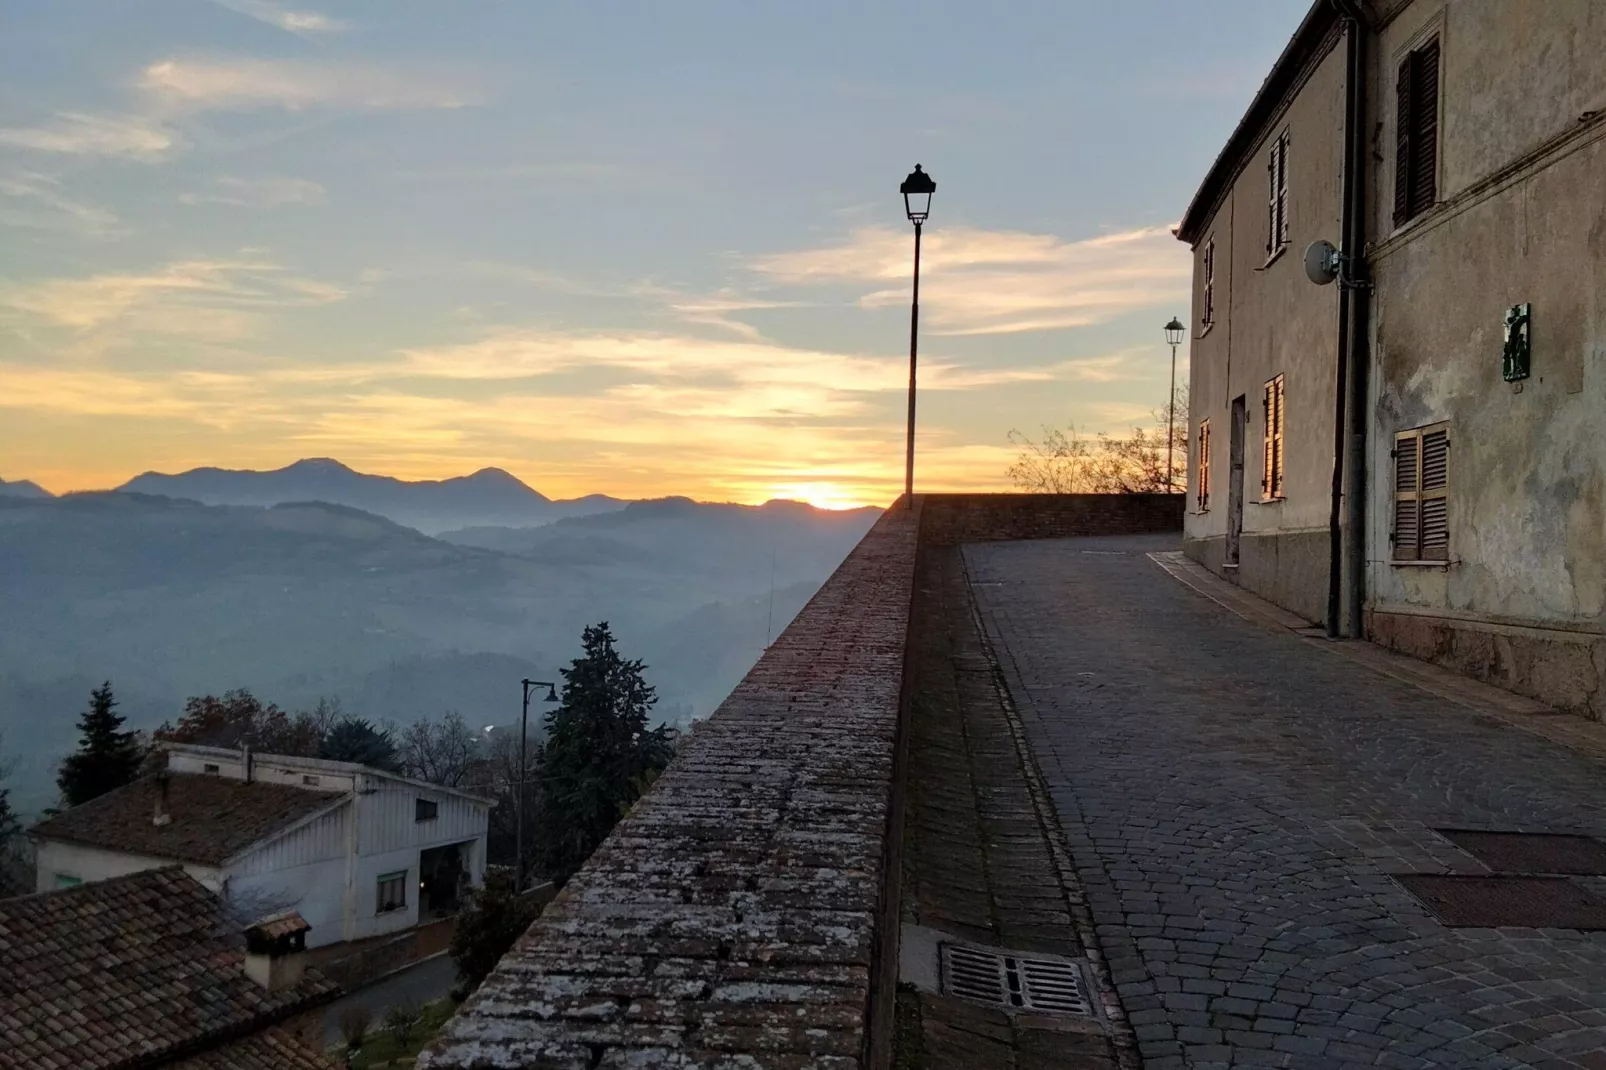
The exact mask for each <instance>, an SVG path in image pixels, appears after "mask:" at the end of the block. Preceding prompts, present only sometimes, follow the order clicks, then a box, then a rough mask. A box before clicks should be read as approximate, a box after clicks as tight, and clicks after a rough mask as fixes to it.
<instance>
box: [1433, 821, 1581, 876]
mask: <svg viewBox="0 0 1606 1070" xmlns="http://www.w3.org/2000/svg"><path fill="white" fill-rule="evenodd" d="M1434 831H1435V832H1437V833H1438V834H1439V835H1440V836H1443V837H1444V838H1445V839H1447V840H1449V841H1450V842H1451V843H1453V844H1455V845H1456V846H1457V847H1459V848H1461V849H1462V850H1463V851H1465V852H1467V853H1468V854H1470V855H1471V856H1472V857H1474V858H1476V859H1477V860H1478V861H1480V862H1482V863H1483V864H1484V865H1486V866H1488V867H1489V868H1490V869H1492V870H1494V871H1495V872H1496V873H1556V874H1565V875H1570V876H1582V877H1606V844H1603V843H1601V842H1600V841H1599V840H1596V839H1592V838H1590V837H1588V836H1576V835H1572V834H1568V833H1553V832H1483V831H1474V830H1471V829H1434Z"/></svg>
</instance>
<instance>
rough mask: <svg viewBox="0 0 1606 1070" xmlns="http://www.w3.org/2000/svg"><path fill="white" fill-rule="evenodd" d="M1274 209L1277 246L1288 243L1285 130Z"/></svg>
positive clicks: (1279, 141) (1280, 143) (1280, 145)
mask: <svg viewBox="0 0 1606 1070" xmlns="http://www.w3.org/2000/svg"><path fill="white" fill-rule="evenodd" d="M1273 211H1274V214H1275V216H1276V226H1275V227H1274V228H1273V230H1272V241H1273V242H1274V243H1275V245H1276V247H1277V248H1279V249H1280V248H1282V247H1283V246H1284V245H1287V244H1288V132H1287V131H1286V130H1285V131H1283V135H1282V137H1280V138H1278V139H1277V197H1276V201H1275V202H1274V206H1273Z"/></svg>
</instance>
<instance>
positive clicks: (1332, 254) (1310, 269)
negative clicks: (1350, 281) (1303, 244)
mask: <svg viewBox="0 0 1606 1070" xmlns="http://www.w3.org/2000/svg"><path fill="white" fill-rule="evenodd" d="M1343 260H1344V254H1343V253H1340V252H1339V251H1338V249H1337V248H1336V247H1334V245H1333V243H1332V242H1330V241H1314V242H1311V243H1310V248H1308V249H1306V250H1305V277H1306V278H1307V279H1309V280H1310V281H1311V282H1314V283H1315V284H1316V285H1317V286H1326V285H1327V284H1328V283H1330V282H1332V281H1333V280H1334V279H1336V278H1338V270H1339V266H1340V265H1341V264H1342V263H1343Z"/></svg>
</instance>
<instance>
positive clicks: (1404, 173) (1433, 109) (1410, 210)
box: [1394, 38, 1439, 226]
mask: <svg viewBox="0 0 1606 1070" xmlns="http://www.w3.org/2000/svg"><path fill="white" fill-rule="evenodd" d="M1394 93H1395V115H1396V126H1395V131H1394V225H1395V226H1400V225H1402V224H1404V223H1406V222H1408V221H1410V220H1412V219H1415V218H1416V217H1417V216H1419V215H1421V214H1422V213H1423V212H1426V211H1427V210H1428V209H1429V208H1432V207H1433V205H1434V202H1435V201H1437V200H1438V195H1439V182H1438V171H1439V40H1438V38H1434V39H1433V40H1431V41H1429V42H1428V43H1427V44H1425V45H1422V46H1421V47H1420V48H1417V49H1415V50H1413V51H1411V52H1408V53H1406V56H1405V58H1404V59H1403V60H1401V61H1400V72H1399V80H1398V81H1397V82H1396V83H1395V86H1394Z"/></svg>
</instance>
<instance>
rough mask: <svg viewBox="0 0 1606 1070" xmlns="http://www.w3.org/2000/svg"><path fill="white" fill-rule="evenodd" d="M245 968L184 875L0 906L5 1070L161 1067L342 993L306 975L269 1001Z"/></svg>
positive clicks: (168, 871) (224, 923)
mask: <svg viewBox="0 0 1606 1070" xmlns="http://www.w3.org/2000/svg"><path fill="white" fill-rule="evenodd" d="M244 959H245V942H244V938H243V937H242V936H241V935H240V933H239V932H238V930H237V929H236V928H235V927H234V926H233V925H232V924H231V923H230V921H229V920H228V918H227V917H226V916H225V914H224V911H223V905H222V903H221V902H220V901H219V900H218V898H217V897H216V896H214V895H213V894H212V893H211V892H209V891H207V890H206V889H205V888H204V887H202V886H201V884H200V883H199V882H197V881H196V880H194V879H193V878H192V877H189V876H188V875H186V874H185V873H184V871H183V870H182V869H180V868H178V867H177V866H173V867H168V868H164V869H154V870H146V871H145V872H143V873H135V874H132V875H130V876H126V877H116V878H113V879H112V880H106V881H96V882H94V883H92V884H85V885H83V886H81V887H78V888H70V889H65V890H62V891H56V892H43V893H40V894H37V895H27V896H22V897H20V898H16V899H4V900H0V1070H22V1068H27V1070H112V1068H118V1067H131V1066H153V1065H160V1064H161V1063H162V1061H163V1058H164V1056H165V1055H168V1054H177V1053H179V1052H184V1051H194V1050H196V1049H197V1047H198V1046H204V1045H206V1044H207V1043H208V1042H209V1041H218V1042H222V1041H225V1040H233V1039H236V1038H239V1037H241V1036H242V1035H244V1034H247V1033H250V1032H252V1031H255V1030H258V1029H261V1028H264V1027H266V1026H270V1025H272V1024H274V1023H276V1022H279V1021H281V1020H283V1019H284V1018H286V1017H288V1016H289V1015H291V1014H293V1013H295V1012H297V1011H299V1010H301V1009H303V1008H306V1007H310V1006H314V1005H317V1004H319V1003H323V1002H326V1001H327V1000H329V999H331V998H333V997H334V995H335V994H336V993H337V992H338V991H339V987H338V986H337V985H336V984H335V983H334V982H332V981H330V980H328V979H326V978H325V977H323V976H322V975H321V974H318V973H317V972H315V971H311V970H309V971H308V972H307V974H306V975H305V976H304V977H303V978H302V980H301V981H300V983H298V984H297V985H296V986H294V987H293V988H290V989H287V990H286V991H284V992H279V993H274V994H271V995H270V994H269V993H267V992H266V991H264V990H263V989H262V988H261V987H260V986H258V985H257V984H256V983H255V982H254V981H252V980H250V979H249V978H247V977H246V976H245V973H244ZM275 1065H287V1066H294V1065H295V1064H290V1063H286V1064H275ZM309 1065H313V1066H316V1065H318V1064H316V1063H314V1064H309Z"/></svg>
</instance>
